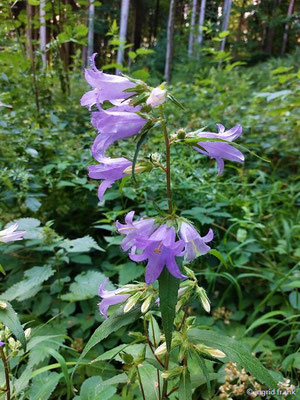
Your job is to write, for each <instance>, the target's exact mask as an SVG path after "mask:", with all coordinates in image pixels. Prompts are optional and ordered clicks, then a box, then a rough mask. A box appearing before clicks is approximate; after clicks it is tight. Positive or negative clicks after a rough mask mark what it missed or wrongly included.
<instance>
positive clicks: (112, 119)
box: [92, 105, 147, 161]
mask: <svg viewBox="0 0 300 400" xmlns="http://www.w3.org/2000/svg"><path fill="white" fill-rule="evenodd" d="M120 110H121V111H120ZM122 110H123V111H122ZM138 110H139V108H138V107H132V106H129V105H124V106H119V107H112V108H110V109H109V110H102V111H99V112H94V113H92V124H93V126H94V127H95V128H96V129H97V130H98V132H99V135H98V136H97V137H96V139H95V141H94V143H93V146H92V154H93V157H94V158H95V159H96V160H97V161H100V159H101V158H102V157H103V156H104V154H105V152H106V150H107V148H108V147H109V146H110V145H111V144H112V143H114V142H115V141H117V140H119V139H123V138H126V137H129V136H133V135H136V134H137V133H138V132H139V131H140V130H141V129H142V128H143V126H144V125H145V124H146V122H147V120H146V119H144V118H142V117H140V116H139V115H138V114H136V112H133V111H138Z"/></svg>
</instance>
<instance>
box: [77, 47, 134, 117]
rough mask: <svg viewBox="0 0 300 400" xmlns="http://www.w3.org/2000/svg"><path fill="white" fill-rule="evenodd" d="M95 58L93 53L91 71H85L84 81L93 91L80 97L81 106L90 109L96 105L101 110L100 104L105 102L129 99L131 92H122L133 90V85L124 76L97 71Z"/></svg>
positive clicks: (95, 54)
mask: <svg viewBox="0 0 300 400" xmlns="http://www.w3.org/2000/svg"><path fill="white" fill-rule="evenodd" d="M96 56H97V53H94V54H93V56H92V58H91V66H92V69H86V70H85V79H86V81H87V82H88V84H90V85H91V86H92V88H93V90H90V91H89V92H87V93H85V94H84V95H83V96H82V98H81V105H82V106H88V107H89V108H91V107H92V106H93V105H94V104H96V105H97V106H98V108H99V109H101V104H102V103H103V102H104V101H105V100H108V101H111V100H117V99H127V98H128V97H130V96H131V95H132V94H133V92H124V90H126V89H130V88H133V87H134V86H135V83H133V82H131V81H130V80H129V79H128V78H125V77H124V76H119V75H110V74H105V73H104V72H102V71H99V70H98V69H97V67H96V64H95V57H96Z"/></svg>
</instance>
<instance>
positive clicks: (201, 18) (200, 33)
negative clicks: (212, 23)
mask: <svg viewBox="0 0 300 400" xmlns="http://www.w3.org/2000/svg"><path fill="white" fill-rule="evenodd" d="M205 7H206V0H201V6H200V13H199V26H198V36H197V43H198V45H199V46H201V44H202V42H203V29H202V27H203V25H204V18H205Z"/></svg>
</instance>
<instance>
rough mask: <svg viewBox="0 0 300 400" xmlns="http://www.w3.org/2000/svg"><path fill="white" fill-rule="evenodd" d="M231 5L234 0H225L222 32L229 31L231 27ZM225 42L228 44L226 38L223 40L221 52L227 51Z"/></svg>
mask: <svg viewBox="0 0 300 400" xmlns="http://www.w3.org/2000/svg"><path fill="white" fill-rule="evenodd" d="M231 3H232V0H224V6H223V16H222V18H223V20H222V32H224V31H227V30H228V25H229V17H230V11H231ZM225 42H226V37H224V38H223V40H222V42H221V51H224V50H225Z"/></svg>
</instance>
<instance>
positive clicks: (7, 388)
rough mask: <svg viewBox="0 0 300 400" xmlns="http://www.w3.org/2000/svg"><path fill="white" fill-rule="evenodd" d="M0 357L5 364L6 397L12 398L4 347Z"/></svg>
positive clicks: (0, 348)
mask: <svg viewBox="0 0 300 400" xmlns="http://www.w3.org/2000/svg"><path fill="white" fill-rule="evenodd" d="M0 357H1V358H2V362H3V366H4V373H5V382H6V399H7V400H10V383H9V366H8V363H7V359H6V356H5V354H4V351H3V348H2V347H0Z"/></svg>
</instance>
